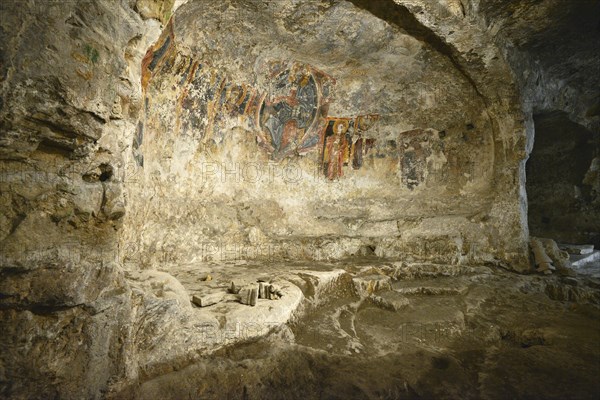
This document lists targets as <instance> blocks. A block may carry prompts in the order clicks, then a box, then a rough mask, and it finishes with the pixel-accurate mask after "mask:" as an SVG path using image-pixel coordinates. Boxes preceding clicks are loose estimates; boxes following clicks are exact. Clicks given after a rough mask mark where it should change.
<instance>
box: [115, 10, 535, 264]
mask: <svg viewBox="0 0 600 400" xmlns="http://www.w3.org/2000/svg"><path fill="white" fill-rule="evenodd" d="M360 5H361V4H358V6H357V5H355V4H352V3H349V2H336V3H326V2H319V1H311V2H303V3H301V4H300V3H298V4H294V3H289V4H288V3H284V2H283V3H282V2H271V3H268V4H264V5H262V4H261V5H256V4H254V3H249V2H244V1H230V2H211V1H200V2H189V3H187V4H186V5H184V6H182V7H181V8H180V9H179V10H178V11H177V12H176V13H175V15H174V16H173V18H172V19H171V21H170V24H169V25H168V27H167V28H166V29H165V31H163V34H162V36H161V38H160V39H159V41H158V42H157V43H156V44H155V45H154V46H153V48H152V49H151V50H150V51H149V52H148V54H147V55H146V57H145V59H144V63H143V72H142V74H143V85H144V88H145V99H144V110H143V113H142V117H141V118H140V121H139V124H138V127H137V136H136V138H135V140H134V144H133V146H134V151H135V154H136V162H137V168H136V169H134V170H133V172H132V176H134V177H135V179H133V181H134V184H133V185H132V186H130V193H131V196H140V198H139V200H136V201H133V202H132V208H131V212H130V213H129V214H128V217H127V218H128V223H126V228H125V232H124V236H123V241H124V243H136V246H135V248H133V249H132V252H131V254H130V256H128V260H130V261H131V262H132V263H133V264H142V265H145V266H150V267H154V266H157V265H160V268H164V269H168V268H170V267H169V266H176V265H177V264H181V263H184V264H185V263H193V262H205V261H223V260H231V259H262V260H265V259H281V258H290V259H302V258H307V259H339V258H344V257H348V256H351V255H357V254H373V253H374V254H376V255H378V256H384V257H405V258H408V259H411V258H416V259H429V260H435V261H439V262H449V263H465V262H466V263H469V262H494V263H510V262H511V261H515V260H516V262H515V263H514V264H515V265H514V267H515V268H522V267H523V266H525V265H526V261H523V260H526V255H525V252H526V247H525V246H524V242H523V241H522V239H523V237H524V233H523V226H524V225H523V224H522V221H521V219H522V217H523V215H522V213H521V211H520V210H519V206H518V203H519V201H520V200H519V193H518V191H515V190H514V188H510V187H508V186H507V185H508V184H507V183H505V181H504V179H506V178H504V176H507V177H511V176H512V175H514V174H518V171H519V170H518V164H517V165H516V166H515V165H512V166H507V165H506V164H510V163H513V164H514V161H511V160H513V155H512V154H510V155H509V154H508V152H510V151H513V150H512V147H510V146H512V144H510V143H515V144H517V145H518V143H521V145H522V144H523V143H524V141H523V140H521V141H520V142H519V139H518V137H519V136H521V137H523V138H524V131H521V133H519V129H518V126H519V125H518V114H516V112H515V110H512V109H510V108H509V107H507V105H506V104H504V103H501V102H500V99H498V98H497V97H491V93H494V96H500V94H499V93H495V92H493V90H492V89H493V88H488V87H487V85H489V84H490V83H489V80H490V79H491V77H485V79H484V78H483V77H482V78H481V79H480V78H478V77H477V74H483V72H484V71H463V70H462V67H460V64H459V65H457V62H458V63H465V64H466V60H464V59H463V56H462V55H461V54H460V51H459V50H454V51H455V53H456V54H452V55H450V56H448V55H447V54H444V53H443V52H441V51H440V49H438V48H436V46H435V43H430V42H429V41H427V40H424V39H423V38H421V37H418V35H415V34H414V33H411V32H406V31H404V30H402V29H401V27H400V26H399V25H398V24H397V23H398V21H390V22H387V21H384V20H381V19H379V18H376V17H375V16H374V15H373V14H371V13H370V12H369V10H364V9H362V8H361V7H359V6H360ZM392 6H395V5H392ZM434 17H436V16H435V15H433V17H432V18H434ZM480 40H481V39H480ZM486 51H488V52H489V51H490V50H489V49H486ZM482 52H483V50H482ZM486 56H490V55H489V54H486ZM456 59H458V61H457V60H456ZM494 63H495V61H494V62H491V67H493V68H496V69H501V66H495V64H494ZM480 69H483V68H480ZM504 71H507V70H504ZM494 72H495V71H494ZM488 73H489V71H488ZM498 74H499V76H500V77H502V79H506V78H507V76H503V75H501V74H500V72H498ZM471 75H474V76H476V77H477V79H478V80H481V83H480V82H474V81H473V79H472V78H471ZM495 85H496V86H495V87H494V88H499V87H501V85H499V82H495ZM480 87H484V89H485V94H482V93H481V91H482V90H484V89H480ZM503 90H505V91H506V90H509V88H506V87H505V88H503ZM488 92H489V93H488ZM488 96H490V97H489V98H488ZM500 112H502V113H503V117H502V120H499V119H497V118H496V117H495V115H496V113H500ZM511 120H512V122H511ZM511 123H512V124H514V125H511ZM515 135H516V136H517V137H516V138H515V137H514V136H515ZM503 138H506V139H503ZM513 141H514V142H513ZM506 146H508V148H506ZM521 154H522V153H521ZM498 156H500V157H501V158H500V159H498V158H497V157H498ZM517 157H519V155H517ZM511 171H513V172H511ZM510 179H514V177H511V178H510ZM136 185H137V186H136ZM144 199H145V200H144ZM511 204H512V205H511ZM500 218H502V219H503V220H502V221H500ZM511 219H512V220H511ZM490 221H497V223H494V222H490ZM504 230H506V231H505V232H506V233H510V235H508V234H507V235H503V234H502V233H501V232H502V231H504Z"/></svg>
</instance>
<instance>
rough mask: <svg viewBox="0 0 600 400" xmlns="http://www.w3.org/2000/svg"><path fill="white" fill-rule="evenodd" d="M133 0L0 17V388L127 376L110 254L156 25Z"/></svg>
mask: <svg viewBox="0 0 600 400" xmlns="http://www.w3.org/2000/svg"><path fill="white" fill-rule="evenodd" d="M134 9H135V4H134V2H130V1H85V0H82V1H67V2H56V1H51V2H48V1H22V2H20V1H19V2H16V1H8V2H3V3H2V6H1V12H0V42H1V43H2V44H1V51H0V85H1V86H0V100H1V101H0V106H1V110H0V121H1V122H0V123H1V134H0V163H1V164H0V171H1V175H0V209H1V212H0V256H1V257H0V321H1V322H0V334H1V336H2V337H3V342H2V347H1V351H0V354H1V355H0V397H3V398H4V397H9V398H98V397H99V396H100V395H101V394H102V393H103V392H105V391H106V390H107V388H108V386H109V384H110V383H111V382H116V381H118V380H119V379H120V378H123V377H126V376H131V374H132V373H135V371H133V372H132V371H131V370H130V366H131V365H132V364H131V357H130V356H131V354H132V353H131V350H132V349H131V347H130V344H131V340H130V338H131V337H132V332H131V329H132V327H131V321H132V319H133V315H134V310H133V307H134V302H133V301H132V293H131V290H130V287H129V285H128V283H127V282H126V279H125V276H124V273H123V270H122V268H121V265H120V263H119V259H120V255H119V248H118V231H119V229H121V227H122V221H123V216H124V214H125V212H126V206H127V200H126V199H125V196H124V192H123V186H124V179H123V175H124V171H125V165H126V163H127V160H128V157H130V156H129V154H130V153H131V150H130V149H129V146H130V142H131V136H132V132H134V131H135V121H137V115H138V113H139V110H140V106H141V90H140V83H139V75H140V74H139V65H140V63H141V59H142V57H143V55H144V51H145V49H146V48H147V47H148V46H149V45H150V44H151V43H152V42H154V41H155V40H156V37H157V36H158V34H159V33H160V30H161V29H160V23H159V22H158V21H156V20H150V19H149V20H146V21H145V20H143V19H142V18H141V17H140V15H139V14H138V13H136V12H135V10H134Z"/></svg>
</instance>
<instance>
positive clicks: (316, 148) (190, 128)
mask: <svg viewBox="0 0 600 400" xmlns="http://www.w3.org/2000/svg"><path fill="white" fill-rule="evenodd" d="M259 69H260V70H261V71H264V74H265V75H266V80H265V81H266V85H264V86H263V87H262V88H257V87H255V86H253V85H250V84H247V83H239V82H232V80H231V78H230V77H228V76H227V75H226V74H225V73H224V72H223V71H222V70H219V69H217V68H214V67H212V66H211V65H209V64H208V63H204V62H201V61H200V60H198V59H195V58H193V57H188V56H184V55H181V54H180V53H179V52H178V51H176V49H175V45H174V34H173V25H172V22H169V24H168V26H167V29H165V30H164V32H163V34H162V35H161V37H160V38H159V40H158V41H157V43H156V44H155V45H154V46H152V47H151V48H150V49H149V50H148V52H147V54H146V56H145V57H144V59H143V62H142V87H143V90H144V94H145V113H144V114H145V117H143V120H141V121H140V122H139V124H138V129H137V134H136V135H135V137H134V141H133V146H132V148H133V155H134V159H135V160H136V162H137V163H138V165H140V166H141V165H143V154H142V151H141V147H142V142H143V137H144V130H145V124H146V123H153V124H154V125H155V126H154V129H153V131H159V132H160V131H162V130H164V129H165V128H166V127H168V126H170V125H169V123H168V122H165V121H156V120H155V119H154V118H151V119H148V116H149V114H150V113H152V111H150V109H151V106H149V104H151V103H152V94H151V93H150V92H149V90H148V86H149V83H150V81H151V79H152V77H153V76H156V77H157V79H156V80H155V81H153V84H152V85H153V86H156V88H155V89H157V90H158V89H160V91H164V90H165V87H163V86H166V87H167V89H168V90H173V91H175V92H176V96H175V97H176V99H177V102H176V104H175V126H174V129H175V132H174V133H175V135H182V136H190V137H193V138H194V140H197V141H198V142H199V143H200V142H202V143H212V144H213V145H219V144H220V143H222V142H223V141H224V139H225V137H224V135H227V132H229V129H228V126H229V127H230V126H231V125H232V121H233V123H234V124H235V125H236V126H241V127H243V128H244V129H246V130H248V131H249V132H252V133H253V135H254V138H253V139H254V141H255V142H256V144H257V146H258V147H259V148H260V149H262V150H263V151H264V152H266V154H267V155H268V156H269V158H270V159H271V160H274V161H281V160H283V159H286V158H291V157H296V156H299V155H303V154H307V153H309V152H316V153H317V161H316V162H317V163H318V168H319V175H321V176H324V177H326V178H327V179H328V180H336V179H339V178H342V177H343V176H345V175H348V174H351V173H352V171H354V170H359V169H361V168H363V167H364V166H365V165H366V160H367V159H369V160H373V159H386V160H387V161H386V162H383V163H382V162H379V163H378V164H377V165H379V166H380V167H382V168H385V170H386V171H390V173H393V174H394V175H396V176H397V177H398V178H399V179H400V181H401V183H402V186H404V187H406V188H408V189H410V190H413V189H415V188H416V187H417V186H419V185H421V184H422V183H423V182H424V181H425V180H426V178H427V173H428V168H429V167H430V165H429V164H431V163H432V161H431V160H432V159H437V158H440V156H439V154H441V159H442V161H443V162H444V163H445V161H446V160H445V156H444V155H443V152H441V151H443V149H442V148H440V149H437V150H440V151H437V150H435V151H433V150H432V146H431V142H430V141H431V140H433V138H432V132H430V131H426V130H420V129H417V130H412V131H406V132H401V133H398V136H397V138H395V139H394V140H382V139H380V138H378V124H379V123H380V119H381V117H380V115H378V114H365V115H358V116H350V117H336V116H329V115H328V110H329V105H330V103H331V101H332V100H333V97H334V88H335V84H336V81H335V79H334V78H332V77H331V76H329V75H327V74H326V73H324V72H322V71H320V70H318V69H316V68H314V67H313V66H310V65H307V64H303V63H299V62H293V61H279V60H275V61H267V62H265V63H264V64H263V65H261V67H260V68H259ZM158 76H160V78H159V77H158ZM167 76H171V77H174V80H165V81H163V79H165V77H167ZM157 127H158V129H157ZM161 127H163V129H161ZM437 147H439V146H437ZM434 153H435V154H434ZM436 157H437V158H436ZM434 161H435V160H434ZM436 162H437V161H436ZM369 165H370V168H372V167H374V166H375V164H374V163H373V162H369ZM433 167H435V165H434V166H433Z"/></svg>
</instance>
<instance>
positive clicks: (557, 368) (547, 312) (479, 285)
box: [113, 259, 600, 399]
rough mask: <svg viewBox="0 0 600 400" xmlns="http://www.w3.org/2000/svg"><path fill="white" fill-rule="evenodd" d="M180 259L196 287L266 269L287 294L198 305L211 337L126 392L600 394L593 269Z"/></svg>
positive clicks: (180, 275) (205, 289)
mask: <svg viewBox="0 0 600 400" xmlns="http://www.w3.org/2000/svg"><path fill="white" fill-rule="evenodd" d="M169 272H170V273H171V274H172V275H173V276H175V277H176V278H177V280H178V281H179V282H181V284H182V285H183V287H184V288H185V291H187V295H188V296H192V295H194V294H196V295H203V294H208V293H215V292H226V290H227V287H228V286H229V284H230V282H231V281H232V280H233V281H236V282H243V283H250V282H252V281H255V280H257V279H264V280H272V281H273V282H276V283H277V284H278V285H279V286H280V287H281V289H282V292H283V297H282V298H281V299H279V300H266V299H259V300H258V303H257V305H256V306H255V307H251V306H247V305H243V304H240V303H239V302H238V301H237V300H236V296H235V295H229V294H227V295H225V297H224V299H223V301H222V302H220V303H218V304H216V305H213V306H209V307H205V308H198V307H195V306H194V307H193V308H192V309H191V311H190V312H191V315H193V316H194V317H193V318H196V321H204V322H203V323H202V324H201V325H200V326H201V327H202V329H200V330H196V331H194V335H195V340H198V336H200V337H201V341H204V342H205V344H206V346H205V348H206V349H207V350H206V351H204V352H199V356H198V357H196V358H195V359H193V361H189V362H187V363H179V364H178V365H177V366H175V367H173V368H170V369H161V368H155V369H152V370H151V372H149V373H148V374H147V375H145V376H144V377H143V378H142V379H141V380H140V384H139V386H138V387H136V388H130V389H128V390H127V391H124V392H122V393H115V394H114V395H113V397H114V398H131V397H135V398H138V399H149V398H164V399H168V398H172V399H188V398H189V399H193V398H202V399H221V398H231V399H238V398H239V399H296V398H302V399H313V398H315V399H355V398H357V399H398V398H403V399H404V398H408V399H419V398H449V399H458V398H460V399H465V398H473V399H480V398H487V399H505V398H519V399H535V398H544V399H564V398H579V399H596V398H598V396H599V395H600V381H599V380H598V379H597V377H598V376H600V345H599V344H600V307H599V305H600V280H599V279H597V278H594V277H589V276H584V275H581V276H578V277H577V278H573V277H559V276H541V275H517V274H514V273H510V272H506V271H503V270H499V269H497V268H489V267H483V266H482V267H465V266H447V265H434V264H406V263H402V262H391V261H390V262H382V261H376V260H368V259H365V260H360V261H352V262H347V263H343V262H340V263H334V264H328V263H318V264H316V263H309V264H307V263H304V264H297V263H288V264H273V265H252V264H245V263H238V264H230V265H214V266H204V267H198V266H182V267H179V268H178V269H177V270H176V271H173V270H171V271H169ZM207 275H210V279H209V280H206V278H207ZM215 321H216V323H214V322H215ZM196 326H198V325H196ZM160 359H161V360H162V362H166V361H168V357H166V358H165V357H164V356H163V357H162V358H160ZM149 371H150V370H149Z"/></svg>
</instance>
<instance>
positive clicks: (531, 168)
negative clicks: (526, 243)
mask: <svg viewBox="0 0 600 400" xmlns="http://www.w3.org/2000/svg"><path fill="white" fill-rule="evenodd" d="M533 118H534V123H535V141H534V146H533V150H532V152H531V155H530V157H529V160H528V161H527V166H526V174H527V195H528V203H529V215H528V220H529V230H530V234H531V235H532V236H537V237H545V238H552V239H554V240H556V241H557V242H560V243H568V244H578V245H584V244H593V245H594V246H595V247H596V248H597V247H598V246H599V245H600V232H599V229H598V221H600V211H599V208H598V204H599V195H600V194H599V193H598V176H597V175H598V171H597V167H598V166H597V164H598V134H594V133H593V132H592V131H590V130H588V129H586V127H584V126H582V125H579V124H577V123H576V122H573V121H572V120H571V119H569V116H568V115H567V114H566V113H564V112H560V111H554V112H546V113H539V114H535V115H534V117H533Z"/></svg>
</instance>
